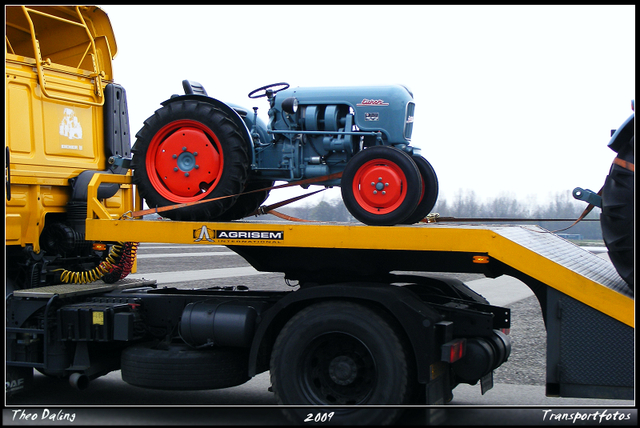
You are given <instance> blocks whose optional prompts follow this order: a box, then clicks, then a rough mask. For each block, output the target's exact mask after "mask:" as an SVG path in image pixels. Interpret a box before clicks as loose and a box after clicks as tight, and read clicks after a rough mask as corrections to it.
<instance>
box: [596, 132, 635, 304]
mask: <svg viewBox="0 0 640 428" xmlns="http://www.w3.org/2000/svg"><path fill="white" fill-rule="evenodd" d="M617 157H618V158H620V159H622V160H625V161H627V162H631V163H634V160H635V154H634V137H631V139H630V140H629V142H628V143H627V144H626V145H624V146H623V147H621V148H620V150H619V152H618V156H617ZM634 221H635V208H634V173H633V171H630V170H628V169H626V168H623V167H622V166H620V165H617V164H615V163H613V164H612V165H611V168H610V170H609V175H608V176H607V178H606V179H605V182H604V186H603V187H602V214H601V215H600V226H601V227H602V238H603V240H604V243H605V245H606V246H607V249H608V250H609V258H610V259H611V262H612V263H613V266H614V267H615V268H616V270H617V271H618V273H619V274H620V276H621V277H622V278H623V279H624V280H625V282H626V283H627V285H628V286H629V288H631V290H632V291H633V287H634V254H633V253H634V238H635V227H634Z"/></svg>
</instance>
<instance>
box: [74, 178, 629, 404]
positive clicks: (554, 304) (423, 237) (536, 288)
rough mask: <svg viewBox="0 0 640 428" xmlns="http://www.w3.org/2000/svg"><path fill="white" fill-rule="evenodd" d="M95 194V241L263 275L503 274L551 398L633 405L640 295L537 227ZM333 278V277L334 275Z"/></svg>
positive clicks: (91, 224)
mask: <svg viewBox="0 0 640 428" xmlns="http://www.w3.org/2000/svg"><path fill="white" fill-rule="evenodd" d="M102 180H104V181H110V182H111V181H116V182H120V183H122V184H125V186H124V187H126V184H127V183H129V180H130V177H127V176H106V175H96V176H95V177H94V180H93V181H92V183H91V184H90V186H89V203H88V217H87V223H86V231H87V239H91V240H101V239H104V240H107V239H108V240H112V241H113V240H117V241H133V242H158V241H162V242H166V243H177V244H199V245H223V246H228V247H230V248H231V249H233V250H234V251H236V252H237V253H238V254H240V255H242V256H243V257H245V259H246V260H247V261H248V262H250V263H251V264H252V265H253V266H254V267H256V268H257V269H258V270H262V271H272V272H284V273H285V275H286V276H287V277H288V278H291V279H301V280H304V281H312V282H314V281H317V282H331V281H332V280H335V279H337V278H348V277H352V278H353V277H359V278H371V277H375V276H377V275H380V274H384V273H388V272H391V271H421V272H475V273H484V274H485V275H486V276H488V277H497V276H500V275H503V274H506V275H510V276H513V277H516V278H518V279H520V280H521V281H523V282H524V283H525V284H527V285H528V286H529V287H530V288H531V289H532V291H533V292H534V293H535V295H536V296H537V298H538V300H539V302H540V305H541V308H542V312H543V316H544V318H545V324H546V328H547V334H548V336H547V339H548V340H547V394H548V395H559V396H574V397H610V398H632V397H633V373H634V355H633V354H634V328H635V302H634V297H633V292H632V291H631V290H630V289H629V287H628V286H627V284H626V283H625V282H624V280H623V279H622V278H621V277H620V276H619V275H618V273H617V272H616V270H615V268H614V267H613V265H612V264H611V262H610V261H608V260H605V259H603V258H601V257H599V256H597V255H595V254H593V253H591V252H589V251H587V250H585V249H583V248H581V247H579V246H577V245H575V244H573V243H571V242H569V241H567V240H565V239H562V238H560V237H559V236H557V235H555V234H553V233H551V232H549V231H546V230H544V229H542V228H539V227H537V226H528V225H527V226H523V225H503V224H498V225H469V224H439V223H422V224H418V225H406V226H402V225H397V226H389V227H372V226H365V225H361V224H347V223H313V222H264V221H257V220H254V221H234V222H225V223H206V222H204V223H201V222H180V221H168V220H143V219H132V218H129V219H114V218H112V216H111V215H109V214H108V212H107V211H106V210H105V209H104V208H103V207H102V205H101V203H100V201H99V200H98V199H97V198H96V197H95V195H96V191H95V189H97V186H98V185H99V183H100V182H102ZM328 272H330V274H329V273H328Z"/></svg>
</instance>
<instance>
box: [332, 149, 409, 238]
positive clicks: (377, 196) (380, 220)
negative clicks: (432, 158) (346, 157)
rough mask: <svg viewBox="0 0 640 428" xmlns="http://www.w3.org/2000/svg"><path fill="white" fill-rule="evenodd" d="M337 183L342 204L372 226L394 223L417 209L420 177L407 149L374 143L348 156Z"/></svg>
mask: <svg viewBox="0 0 640 428" xmlns="http://www.w3.org/2000/svg"><path fill="white" fill-rule="evenodd" d="M340 187H341V191H342V200H343V201H344V204H345V206H346V207H347V209H348V210H349V212H350V213H351V215H352V216H353V217H355V218H356V219H357V220H359V221H361V222H362V223H364V224H368V225H372V226H393V225H395V224H400V223H403V222H404V221H405V220H406V219H407V218H409V216H410V215H411V214H413V212H414V211H415V210H416V207H417V206H418V203H419V202H420V196H421V194H422V178H421V176H420V170H419V169H418V166H417V165H416V163H415V162H414V161H413V159H411V156H409V155H408V154H407V153H405V152H403V151H401V150H398V149H396V148H394V147H390V146H374V147H370V148H367V149H364V150H361V151H359V152H358V153H356V155H355V156H354V157H353V158H351V160H350V161H349V163H347V166H346V167H345V169H344V172H343V173H342V179H341V184H340Z"/></svg>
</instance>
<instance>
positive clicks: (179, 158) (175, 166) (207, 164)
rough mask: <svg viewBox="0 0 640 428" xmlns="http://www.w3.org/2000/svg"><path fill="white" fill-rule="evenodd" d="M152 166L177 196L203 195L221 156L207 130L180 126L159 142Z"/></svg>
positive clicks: (219, 167)
mask: <svg viewBox="0 0 640 428" xmlns="http://www.w3.org/2000/svg"><path fill="white" fill-rule="evenodd" d="M155 167H156V172H157V174H158V178H159V179H160V181H161V183H162V185H163V186H164V187H165V188H166V189H167V190H168V191H169V192H171V194H172V195H175V196H179V197H197V196H199V195H203V194H204V193H206V192H207V190H208V189H209V188H210V187H211V186H212V185H213V184H214V182H215V181H216V180H217V179H218V177H219V175H220V173H221V168H222V165H221V156H220V154H219V153H218V151H217V150H216V147H215V145H214V144H213V142H212V141H211V140H210V138H209V137H208V136H207V134H206V133H205V132H204V131H203V130H201V129H198V128H192V127H189V126H184V127H179V129H177V130H176V131H175V132H173V133H172V134H171V135H169V136H168V137H167V138H166V139H165V140H164V141H162V143H160V144H159V145H158V148H157V150H156V154H155Z"/></svg>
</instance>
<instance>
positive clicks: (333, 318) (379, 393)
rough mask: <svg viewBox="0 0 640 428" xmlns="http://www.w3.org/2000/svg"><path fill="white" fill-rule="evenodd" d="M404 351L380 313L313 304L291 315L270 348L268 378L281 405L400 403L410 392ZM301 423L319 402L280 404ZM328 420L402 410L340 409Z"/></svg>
mask: <svg viewBox="0 0 640 428" xmlns="http://www.w3.org/2000/svg"><path fill="white" fill-rule="evenodd" d="M409 365H410V364H409V362H408V356H407V351H406V349H405V346H403V343H402V341H401V339H400V336H399V335H398V333H397V332H396V331H395V330H394V328H393V327H392V323H390V322H388V321H387V320H386V319H385V317H384V316H383V315H382V314H380V313H378V312H377V311H374V310H372V309H370V308H368V307H366V306H363V305H360V304H356V303H352V302H344V301H333V302H322V303H317V304H314V305H311V306H309V307H307V308H305V309H303V310H301V311H300V312H298V313H297V314H296V315H295V316H293V317H292V318H291V319H290V320H289V322H287V324H286V325H285V326H284V328H283V329H282V330H281V332H280V334H279V335H278V337H277V339H276V342H275V344H274V347H273V352H272V354H271V383H272V385H273V391H274V393H275V396H276V399H277V400H278V403H280V404H285V405H294V404H298V405H300V404H309V405H313V406H322V405H331V406H340V405H356V404H357V405H380V404H391V405H393V404H398V405H402V404H405V403H406V402H407V401H408V400H409V397H410V396H411V387H410V386H409V385H410V381H409V376H410V375H409V373H410V368H409ZM283 411H284V413H285V415H286V416H287V418H288V419H289V420H291V421H292V422H294V423H302V421H303V420H304V419H305V417H306V416H307V415H308V413H310V412H313V413H314V414H316V413H318V412H319V411H323V412H324V410H322V408H321V407H314V408H313V409H310V408H298V407H296V408H291V407H288V408H283ZM326 411H327V412H334V416H333V418H332V420H331V421H329V423H332V424H341V425H372V424H375V425H377V424H388V423H391V422H392V421H393V420H394V419H396V418H397V417H399V415H400V412H401V409H391V408H358V407H350V408H338V407H334V408H331V409H327V410H326Z"/></svg>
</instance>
